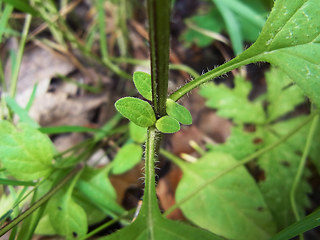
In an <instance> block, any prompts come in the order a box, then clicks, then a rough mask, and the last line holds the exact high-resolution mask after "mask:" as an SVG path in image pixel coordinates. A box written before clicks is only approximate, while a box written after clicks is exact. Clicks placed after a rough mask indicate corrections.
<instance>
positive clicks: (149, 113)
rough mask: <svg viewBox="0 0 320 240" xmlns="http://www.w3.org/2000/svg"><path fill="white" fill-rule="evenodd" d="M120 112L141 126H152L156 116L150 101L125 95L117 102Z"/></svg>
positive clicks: (116, 105)
mask: <svg viewBox="0 0 320 240" xmlns="http://www.w3.org/2000/svg"><path fill="white" fill-rule="evenodd" d="M115 107H116V109H117V110H118V112H119V113H121V114H122V115H123V116H124V117H126V118H128V119H129V120H130V121H132V122H133V123H135V124H136V125H138V126H140V127H150V126H152V125H153V124H154V123H155V121H156V116H155V114H154V111H153V109H152V107H151V105H150V104H149V103H147V102H146V101H143V100H141V99H138V98H133V97H124V98H121V99H119V100H118V101H117V102H116V103H115Z"/></svg>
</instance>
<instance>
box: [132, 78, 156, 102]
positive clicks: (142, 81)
mask: <svg viewBox="0 0 320 240" xmlns="http://www.w3.org/2000/svg"><path fill="white" fill-rule="evenodd" d="M133 82H134V85H135V86H136V89H137V90H138V91H139V93H140V94H141V95H142V96H143V97H144V98H145V99H148V100H150V101H152V89H151V75H150V74H148V73H145V72H135V73H134V74H133Z"/></svg>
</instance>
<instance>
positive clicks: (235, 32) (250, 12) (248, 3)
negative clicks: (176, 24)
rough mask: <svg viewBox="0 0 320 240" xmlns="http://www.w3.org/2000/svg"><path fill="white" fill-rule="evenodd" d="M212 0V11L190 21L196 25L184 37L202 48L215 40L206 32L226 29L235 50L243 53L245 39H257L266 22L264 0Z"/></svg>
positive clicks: (217, 31)
mask: <svg viewBox="0 0 320 240" xmlns="http://www.w3.org/2000/svg"><path fill="white" fill-rule="evenodd" d="M212 2H213V3H214V4H215V6H212V8H211V9H210V11H208V12H206V13H199V14H197V15H196V16H193V17H192V18H191V19H189V20H188V21H191V22H192V23H193V24H195V26H196V27H194V28H193V27H191V28H190V29H188V30H187V31H186V32H185V34H184V35H183V38H184V40H185V41H186V42H187V43H191V42H195V43H196V44H197V45H198V46H199V47H205V46H208V45H209V44H210V43H212V41H213V40H214V39H212V37H209V36H208V34H205V32H204V31H211V32H215V33H221V32H222V31H223V30H227V32H228V34H229V36H230V38H231V41H232V47H233V49H234V51H235V53H236V54H239V53H241V52H242V51H243V41H251V42H253V41H255V40H256V39H257V37H258V35H259V33H260V31H261V29H262V26H263V25H264V22H265V17H266V16H267V11H266V9H265V7H264V5H263V3H262V1H255V0H225V1H215V0H213V1H212ZM199 29H203V30H204V31H201V30H199Z"/></svg>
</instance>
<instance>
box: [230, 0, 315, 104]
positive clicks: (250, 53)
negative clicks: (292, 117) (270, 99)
mask: <svg viewBox="0 0 320 240" xmlns="http://www.w3.org/2000/svg"><path fill="white" fill-rule="evenodd" d="M319 16H320V1H318V0H294V1H287V0H277V1H276V2H275V5H274V7H273V9H272V12H271V14H270V16H269V18H268V20H267V22H266V24H265V26H264V28H263V30H262V32H261V34H260V36H259V38H258V40H257V41H256V43H255V44H254V45H253V46H251V47H250V48H249V49H248V50H247V51H245V52H244V53H243V54H241V55H240V56H239V58H236V59H234V61H233V62H232V63H229V64H234V63H236V64H237V63H240V65H243V64H248V63H250V62H257V61H267V62H269V63H271V64H274V65H276V66H278V67H279V68H280V69H282V70H283V71H284V72H285V73H286V74H288V76H289V77H290V78H291V79H292V80H293V81H294V82H296V83H297V84H298V86H299V87H301V88H302V90H303V91H304V93H305V94H306V95H307V96H308V97H309V98H310V99H311V101H312V102H314V103H315V104H316V105H318V106H320V94H319V89H320V61H319V59H320V19H319Z"/></svg>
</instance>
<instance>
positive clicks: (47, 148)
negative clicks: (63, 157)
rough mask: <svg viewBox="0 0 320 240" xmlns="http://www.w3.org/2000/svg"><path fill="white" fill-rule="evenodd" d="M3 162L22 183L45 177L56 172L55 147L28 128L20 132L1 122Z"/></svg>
mask: <svg viewBox="0 0 320 240" xmlns="http://www.w3.org/2000/svg"><path fill="white" fill-rule="evenodd" d="M0 156H1V158H0V161H1V162H2V164H3V166H4V167H5V168H6V170H7V171H8V172H9V173H10V174H12V176H14V177H15V178H17V179H19V180H25V181H30V180H34V179H38V178H40V177H45V176H48V175H49V174H50V172H51V171H52V164H51V162H52V159H53V146H52V143H51V141H50V139H49V138H48V136H46V135H44V134H42V133H41V132H39V131H38V130H36V129H34V128H33V127H30V126H29V125H27V124H19V125H18V127H17V128H16V127H15V126H13V125H12V124H11V123H10V122H8V121H0Z"/></svg>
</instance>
